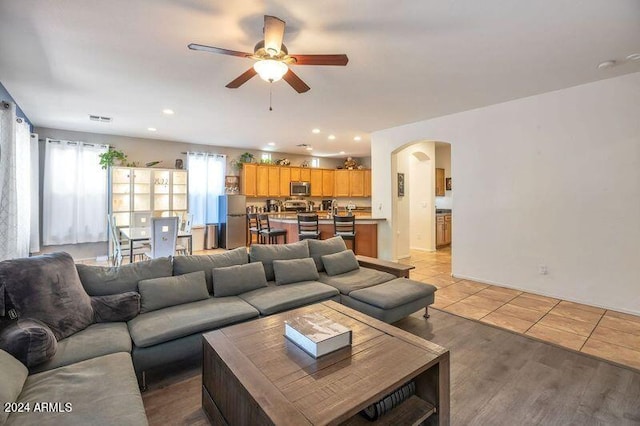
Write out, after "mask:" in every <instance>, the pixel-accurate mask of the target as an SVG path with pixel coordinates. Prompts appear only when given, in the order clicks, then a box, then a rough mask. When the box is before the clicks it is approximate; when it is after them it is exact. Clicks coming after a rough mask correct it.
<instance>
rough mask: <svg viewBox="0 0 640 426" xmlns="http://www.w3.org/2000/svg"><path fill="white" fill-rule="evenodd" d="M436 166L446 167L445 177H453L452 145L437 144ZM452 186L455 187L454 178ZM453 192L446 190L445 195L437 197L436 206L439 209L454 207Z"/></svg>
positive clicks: (439, 167)
mask: <svg viewBox="0 0 640 426" xmlns="http://www.w3.org/2000/svg"><path fill="white" fill-rule="evenodd" d="M436 167H437V168H438V169H444V176H445V178H448V177H452V175H451V145H449V144H437V145H436ZM451 187H452V188H453V180H452V186H451ZM434 193H435V191H434ZM451 193H452V191H447V190H445V191H444V197H436V207H437V208H439V209H451V208H452V207H453V197H452V194H451Z"/></svg>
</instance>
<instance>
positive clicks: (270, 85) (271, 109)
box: [269, 82, 273, 111]
mask: <svg viewBox="0 0 640 426" xmlns="http://www.w3.org/2000/svg"><path fill="white" fill-rule="evenodd" d="M272 84H273V83H271V82H270V83H269V111H273V108H271V98H272V96H271V88H272Z"/></svg>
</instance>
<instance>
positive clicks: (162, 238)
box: [145, 216, 178, 259]
mask: <svg viewBox="0 0 640 426" xmlns="http://www.w3.org/2000/svg"><path fill="white" fill-rule="evenodd" d="M177 240H178V218H177V217H176V216H173V217H152V218H151V238H150V239H149V241H150V242H151V247H150V250H149V251H147V252H145V255H146V256H147V257H148V258H149V259H157V258H159V257H167V256H175V254H176V241H177Z"/></svg>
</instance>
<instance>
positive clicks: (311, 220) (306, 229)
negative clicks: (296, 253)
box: [298, 214, 320, 241]
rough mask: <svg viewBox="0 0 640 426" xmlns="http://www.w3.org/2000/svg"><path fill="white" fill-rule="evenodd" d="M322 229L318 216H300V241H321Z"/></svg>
mask: <svg viewBox="0 0 640 426" xmlns="http://www.w3.org/2000/svg"><path fill="white" fill-rule="evenodd" d="M319 239H320V229H319V226H318V215H317V214H299V215H298V240H300V241H302V240H319Z"/></svg>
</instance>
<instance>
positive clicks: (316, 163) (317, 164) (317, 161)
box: [311, 158, 320, 168]
mask: <svg viewBox="0 0 640 426" xmlns="http://www.w3.org/2000/svg"><path fill="white" fill-rule="evenodd" d="M311 167H315V168H318V167H320V159H319V158H312V159H311Z"/></svg>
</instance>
